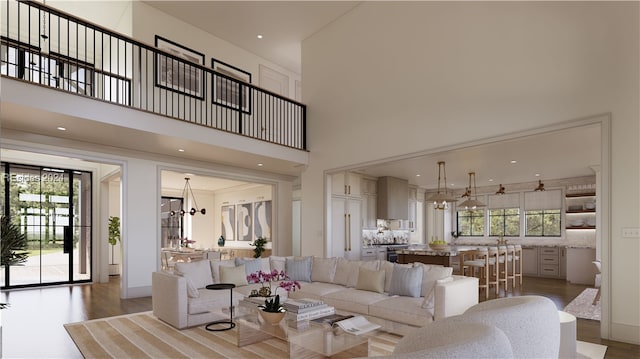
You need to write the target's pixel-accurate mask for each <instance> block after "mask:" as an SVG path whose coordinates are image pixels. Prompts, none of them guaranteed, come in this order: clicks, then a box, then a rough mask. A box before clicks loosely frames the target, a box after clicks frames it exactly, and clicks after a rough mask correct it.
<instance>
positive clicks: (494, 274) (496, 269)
mask: <svg viewBox="0 0 640 359" xmlns="http://www.w3.org/2000/svg"><path fill="white" fill-rule="evenodd" d="M499 253H500V251H499V250H498V247H489V258H488V263H489V286H492V285H495V286H496V297H497V296H499V295H500V262H499Z"/></svg>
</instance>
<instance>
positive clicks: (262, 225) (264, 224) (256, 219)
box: [253, 201, 271, 240]
mask: <svg viewBox="0 0 640 359" xmlns="http://www.w3.org/2000/svg"><path fill="white" fill-rule="evenodd" d="M259 237H264V238H266V239H267V240H271V201H261V202H255V203H254V204H253V239H254V240H256V239H258V238H259Z"/></svg>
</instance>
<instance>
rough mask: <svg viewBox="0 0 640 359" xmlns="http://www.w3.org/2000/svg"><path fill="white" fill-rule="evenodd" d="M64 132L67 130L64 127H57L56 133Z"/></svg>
mask: <svg viewBox="0 0 640 359" xmlns="http://www.w3.org/2000/svg"><path fill="white" fill-rule="evenodd" d="M66 130H67V128H66V127H62V126H59V127H58V131H66Z"/></svg>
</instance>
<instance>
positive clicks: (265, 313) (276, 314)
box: [258, 294, 287, 325]
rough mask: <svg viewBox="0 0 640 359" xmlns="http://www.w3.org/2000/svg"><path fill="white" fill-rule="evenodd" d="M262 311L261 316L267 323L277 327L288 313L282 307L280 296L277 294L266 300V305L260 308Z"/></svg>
mask: <svg viewBox="0 0 640 359" xmlns="http://www.w3.org/2000/svg"><path fill="white" fill-rule="evenodd" d="M258 307H259V308H260V309H261V310H260V316H262V319H264V320H265V321H266V322H267V323H269V324H271V325H277V324H278V323H280V321H281V320H282V318H284V315H285V314H286V313H287V311H286V310H285V309H284V308H283V307H282V305H280V295H279V294H276V296H275V297H274V298H272V299H265V300H264V304H262V305H259V306H258Z"/></svg>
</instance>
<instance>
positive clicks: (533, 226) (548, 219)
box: [525, 209, 561, 237]
mask: <svg viewBox="0 0 640 359" xmlns="http://www.w3.org/2000/svg"><path fill="white" fill-rule="evenodd" d="M560 218H561V216H560V210H559V209H545V210H530V211H526V212H525V221H526V222H525V223H526V230H525V236H528V237H531V236H535V237H559V236H560V234H561V229H560V228H561V226H560Z"/></svg>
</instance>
